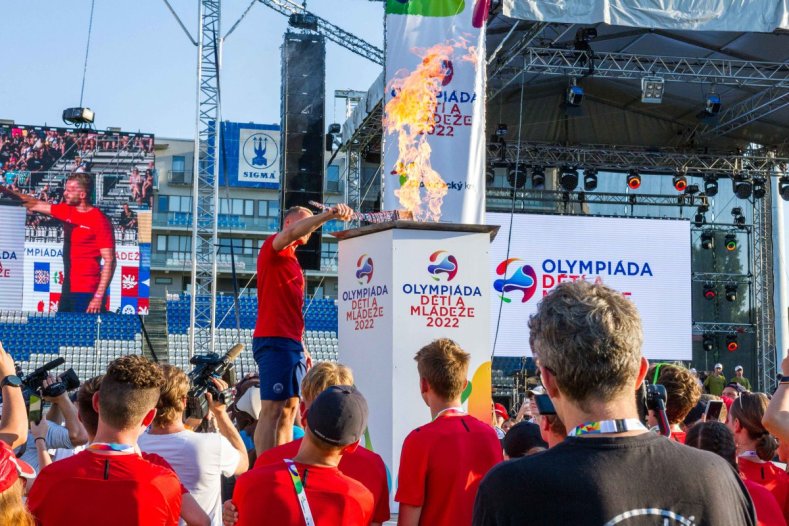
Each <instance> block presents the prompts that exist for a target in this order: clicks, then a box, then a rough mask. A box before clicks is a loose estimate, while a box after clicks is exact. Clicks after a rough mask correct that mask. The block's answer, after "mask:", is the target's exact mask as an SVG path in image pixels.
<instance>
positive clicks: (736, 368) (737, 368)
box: [734, 365, 743, 371]
mask: <svg viewBox="0 0 789 526" xmlns="http://www.w3.org/2000/svg"><path fill="white" fill-rule="evenodd" d="M734 370H735V371H742V370H743V369H742V365H738V366H737V367H735V368H734Z"/></svg>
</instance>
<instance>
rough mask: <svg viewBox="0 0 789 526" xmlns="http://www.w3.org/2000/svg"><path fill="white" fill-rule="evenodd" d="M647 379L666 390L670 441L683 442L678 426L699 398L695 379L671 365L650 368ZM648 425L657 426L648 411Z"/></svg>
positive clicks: (663, 364) (662, 364)
mask: <svg viewBox="0 0 789 526" xmlns="http://www.w3.org/2000/svg"><path fill="white" fill-rule="evenodd" d="M647 379H648V380H649V381H650V382H651V383H653V384H660V385H662V386H663V387H665V388H666V418H668V423H669V426H671V439H672V440H676V441H677V442H680V443H684V442H685V431H683V430H682V428H681V427H680V424H681V423H682V422H683V420H685V417H686V416H688V413H690V411H691V410H692V409H693V408H694V407H695V406H696V404H697V403H698V401H699V398H701V388H700V387H699V384H698V382H697V381H696V378H695V377H694V376H693V375H692V374H691V372H690V371H689V370H687V369H686V368H684V367H682V366H680V365H675V364H672V363H659V364H656V365H652V366H650V368H649V370H648V371H647ZM648 420H649V425H651V426H656V425H658V419H657V417H656V416H655V412H654V411H652V410H651V409H650V410H649V419H648Z"/></svg>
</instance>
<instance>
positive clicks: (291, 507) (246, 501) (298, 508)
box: [233, 385, 373, 526]
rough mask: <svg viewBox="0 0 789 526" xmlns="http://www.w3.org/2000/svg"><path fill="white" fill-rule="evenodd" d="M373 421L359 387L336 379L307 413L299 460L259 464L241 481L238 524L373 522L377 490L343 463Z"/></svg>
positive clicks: (298, 525) (282, 525) (237, 491)
mask: <svg viewBox="0 0 789 526" xmlns="http://www.w3.org/2000/svg"><path fill="white" fill-rule="evenodd" d="M366 427H367V402H366V401H365V400H364V397H363V396H362V395H361V393H359V392H358V391H357V390H356V389H355V388H353V387H351V386H341V385H335V386H332V387H329V388H328V389H326V390H325V391H324V392H322V393H321V394H320V395H319V396H318V397H317V398H316V399H315V401H314V402H313V403H312V406H311V409H310V411H309V412H308V413H307V428H306V429H305V432H306V434H305V436H304V440H302V442H301V445H300V446H299V450H298V452H297V454H296V456H295V457H293V460H289V459H288V460H284V461H280V462H276V463H274V464H271V465H268V466H263V467H259V468H258V467H256V468H255V469H253V470H252V471H248V472H247V473H244V474H243V475H241V476H240V477H239V478H238V481H237V482H236V487H235V491H234V492H233V503H234V504H235V506H236V508H237V509H238V525H239V526H248V525H249V526H251V525H257V524H277V526H303V525H304V524H305V523H306V524H318V525H320V524H337V525H340V524H342V525H345V524H349V525H350V524H353V525H366V524H370V521H371V520H372V517H373V494H372V493H370V490H368V489H367V488H365V487H364V486H363V485H362V484H361V483H360V482H358V481H356V480H354V479H352V478H350V477H349V476H347V475H345V474H343V473H342V472H341V471H340V470H339V469H338V465H339V463H340V459H341V458H342V457H343V455H344V454H345V453H347V452H349V451H351V450H354V449H355V448H356V447H357V446H358V444H359V440H360V439H361V437H362V434H363V433H364V429H365V428H366Z"/></svg>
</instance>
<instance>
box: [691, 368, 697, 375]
mask: <svg viewBox="0 0 789 526" xmlns="http://www.w3.org/2000/svg"><path fill="white" fill-rule="evenodd" d="M690 372H692V373H693V374H696V373H697V372H698V371H697V370H696V369H695V368H693V367H691V368H690Z"/></svg>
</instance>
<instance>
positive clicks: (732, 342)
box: [726, 334, 740, 352]
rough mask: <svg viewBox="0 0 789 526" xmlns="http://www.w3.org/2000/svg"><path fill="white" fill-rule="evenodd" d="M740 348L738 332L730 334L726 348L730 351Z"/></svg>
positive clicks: (727, 337)
mask: <svg viewBox="0 0 789 526" xmlns="http://www.w3.org/2000/svg"><path fill="white" fill-rule="evenodd" d="M739 348H740V344H739V343H737V335H736V334H729V335H728V336H726V350H727V351H729V352H734V351H736V350H737V349H739Z"/></svg>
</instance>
